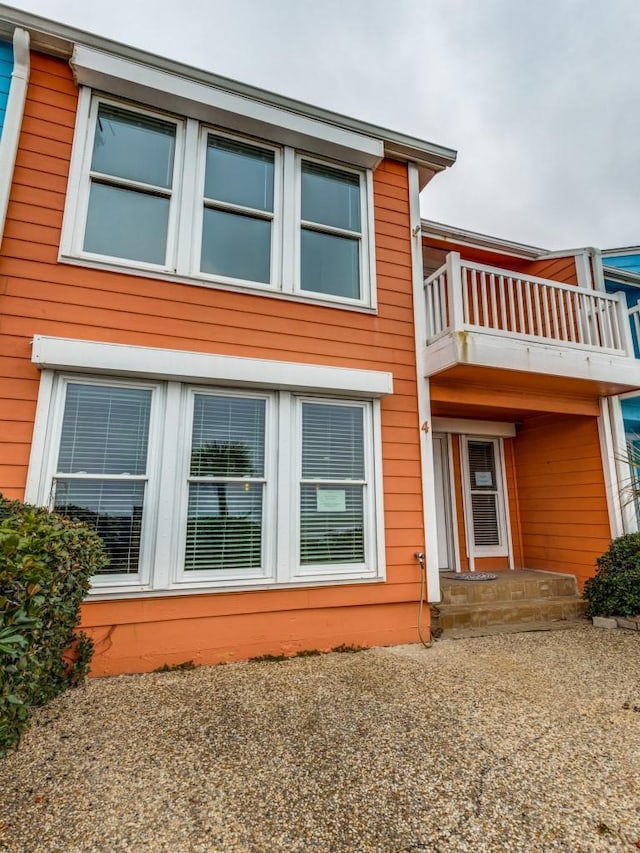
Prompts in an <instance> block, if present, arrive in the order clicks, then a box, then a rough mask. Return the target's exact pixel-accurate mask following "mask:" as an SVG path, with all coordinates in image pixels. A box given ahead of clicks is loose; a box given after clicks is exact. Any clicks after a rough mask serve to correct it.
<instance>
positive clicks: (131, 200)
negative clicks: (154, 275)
mask: <svg viewBox="0 0 640 853" xmlns="http://www.w3.org/2000/svg"><path fill="white" fill-rule="evenodd" d="M168 223H169V199H168V198H163V197H161V196H156V195H150V194H149V193H143V192H138V191H136V190H125V189H122V188H121V187H112V186H108V185H107V184H98V183H95V182H94V183H92V184H91V192H90V194H89V211H88V213H87V229H86V231H85V235H84V250H85V252H96V253H97V254H99V255H110V256H112V257H115V258H129V259H130V260H132V261H146V262H147V263H150V264H164V262H165V256H166V251H167V248H166V247H167V226H168Z"/></svg>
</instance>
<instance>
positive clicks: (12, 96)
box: [0, 27, 30, 242]
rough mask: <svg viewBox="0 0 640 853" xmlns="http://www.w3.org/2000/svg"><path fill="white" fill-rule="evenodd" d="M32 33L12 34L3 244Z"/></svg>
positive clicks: (1, 158) (3, 143)
mask: <svg viewBox="0 0 640 853" xmlns="http://www.w3.org/2000/svg"><path fill="white" fill-rule="evenodd" d="M29 67H30V66H29V33H28V32H27V31H26V30H23V29H21V28H20V27H16V29H15V30H14V32H13V72H12V74H11V83H10V85H9V98H8V100H7V111H6V113H5V117H4V127H3V130H2V139H1V140H0V242H1V241H2V235H3V234H4V224H5V220H6V218H7V207H8V205H9V193H10V192H11V184H12V182H13V169H14V166H15V163H16V156H17V153H18V140H19V138H20V130H21V129H22V117H23V115H24V104H25V100H26V97H27V85H28V83H29Z"/></svg>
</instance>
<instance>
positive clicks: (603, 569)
mask: <svg viewBox="0 0 640 853" xmlns="http://www.w3.org/2000/svg"><path fill="white" fill-rule="evenodd" d="M596 563H597V566H598V570H597V572H596V574H595V576H594V577H592V578H589V580H588V581H587V582H586V584H585V586H584V598H586V599H587V601H588V602H589V606H588V608H587V616H636V615H637V614H638V613H640V533H628V534H627V535H626V536H619V537H618V538H617V539H614V540H613V542H612V543H611V547H610V548H609V550H608V551H606V552H605V553H604V554H603V555H602V556H601V557H598V559H597V560H596Z"/></svg>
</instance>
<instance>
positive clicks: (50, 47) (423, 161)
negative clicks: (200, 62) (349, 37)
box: [0, 4, 457, 189]
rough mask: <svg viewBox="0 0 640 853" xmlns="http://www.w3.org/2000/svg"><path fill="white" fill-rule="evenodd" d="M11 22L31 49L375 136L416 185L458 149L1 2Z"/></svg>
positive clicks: (1, 27)
mask: <svg viewBox="0 0 640 853" xmlns="http://www.w3.org/2000/svg"><path fill="white" fill-rule="evenodd" d="M15 27H22V28H23V29H26V30H28V31H29V34H30V36H31V47H32V49H33V50H37V51H40V52H42V53H46V54H48V55H51V56H57V57H59V58H62V59H70V58H71V55H72V53H73V47H74V45H75V44H83V45H86V46H87V47H92V48H95V49H97V50H103V51H106V52H109V53H112V54H114V55H115V56H119V57H122V58H124V59H129V60H132V61H135V62H140V63H143V64H147V65H150V66H152V67H154V68H158V69H160V70H162V71H166V72H168V73H170V74H175V75H177V76H181V77H186V78H188V79H191V80H196V81H197V82H199V83H203V84H205V85H209V86H213V87H215V88H217V89H222V90H225V91H227V92H232V93H234V94H237V95H242V96H244V97H247V98H251V99H252V100H255V101H261V102H263V103H266V104H270V105H272V106H276V107H279V108H280V109H284V110H289V111H290V112H293V113H298V114H299V115H303V116H307V117H309V118H315V119H318V120H319V121H324V122H327V123H329V124H332V125H336V126H338V127H342V128H345V129H346V130H351V131H354V132H356V133H361V134H363V135H365V136H372V137H376V138H378V139H380V140H381V141H382V142H383V143H384V149H385V156H388V157H390V158H392V159H396V160H401V161H404V162H412V163H415V164H416V165H417V166H418V169H419V173H420V188H421V189H422V188H423V187H424V186H425V185H426V183H427V182H428V181H429V180H430V178H431V177H433V175H434V174H436V173H437V172H440V171H442V170H443V169H446V168H448V167H449V166H451V165H453V163H455V160H456V156H457V152H456V151H454V150H453V149H451V148H446V147H443V146H441V145H436V144H434V143H431V142H427V141H425V140H421V139H418V138H416V137H413V136H409V135H407V134H404V133H398V132H396V131H392V130H389V129H388V128H384V127H380V126H378V125H375V124H371V123H369V122H366V121H361V120H360V119H356V118H351V117H350V116H345V115H342V114H341V113H336V112H332V111H331V110H327V109H323V108H322V107H317V106H314V105H312V104H307V103H305V102H303V101H298V100H295V99H293V98H288V97H286V96H285V95H278V94H276V93H275V92H270V91H268V90H266V89H261V88H259V87H257V86H252V85H250V84H247V83H240V82H238V81H237V80H231V79H230V78H228V77H223V76H221V75H219V74H214V73H213V72H208V71H203V70H202V69H199V68H194V67H193V66H191V65H187V64H185V63H182V62H177V61H175V60H172V59H167V58H166V57H162V56H156V55H155V54H153V53H149V52H148V51H145V50H140V49H138V48H134V47H130V46H129V45H125V44H121V43H119V42H116V41H113V40H112V39H108V38H104V37H102V36H98V35H95V34H94V33H89V32H85V31H84V30H80V29H77V28H75V27H70V26H67V25H66V24H60V23H58V22H56V21H51V20H49V19H47V18H43V17H41V16H39V15H33V14H31V13H29V12H23V11H22V10H19V9H14V8H13V7H11V6H5V5H3V4H0V37H1V36H3V35H4V36H5V37H10V36H11V35H12V33H13V29H14V28H15Z"/></svg>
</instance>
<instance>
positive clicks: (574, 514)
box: [416, 221, 639, 585]
mask: <svg viewBox="0 0 640 853" xmlns="http://www.w3.org/2000/svg"><path fill="white" fill-rule="evenodd" d="M422 244H423V262H424V271H425V308H424V315H423V317H422V318H420V317H419V316H418V317H417V320H416V322H417V324H418V325H419V326H421V330H420V336H421V338H422V340H423V341H424V343H425V346H424V350H423V354H422V372H423V374H424V376H425V377H426V382H427V386H428V391H427V393H426V395H425V397H426V400H425V403H424V405H425V407H427V406H428V407H429V410H430V426H431V429H432V435H433V438H432V441H433V457H434V468H433V471H434V486H433V487H434V493H435V494H436V495H437V496H438V500H437V503H438V505H439V512H438V514H437V518H436V519H435V525H436V534H437V535H436V537H435V540H434V541H435V543H436V546H435V548H434V552H433V553H432V554H431V561H432V565H437V566H438V567H439V568H440V570H453V571H458V572H459V571H467V570H472V571H473V570H475V569H489V570H496V569H505V568H510V569H520V568H526V569H536V570H543V571H551V572H559V573H563V574H570V575H574V576H575V577H576V578H577V580H578V582H579V584H580V585H582V583H583V582H584V580H586V578H588V577H590V576H591V575H592V574H593V573H594V570H595V560H596V558H597V557H598V556H599V555H600V554H602V552H603V551H605V550H606V548H607V547H608V545H609V542H610V540H611V538H612V536H617V535H620V534H621V533H622V532H624V531H623V527H622V514H621V501H620V494H619V492H620V488H619V484H618V482H617V479H616V471H615V468H616V466H615V459H616V456H617V449H616V447H615V446H614V440H613V438H612V434H613V433H612V418H611V412H610V407H609V403H608V399H609V398H613V397H614V396H615V395H618V394H621V393H624V392H627V391H630V390H631V389H632V388H633V387H634V386H635V385H636V383H637V382H638V378H639V376H638V362H637V361H636V360H635V359H634V354H633V344H632V341H631V336H630V326H629V319H628V315H627V308H626V304H625V303H624V299H623V297H621V296H619V295H618V294H610V293H607V292H606V291H605V288H604V281H603V276H602V263H601V259H600V255H599V253H598V252H597V251H595V250H593V249H583V250H577V251H571V252H547V251H545V250H542V249H537V248H535V247H531V246H525V245H520V244H516V243H510V242H507V241H504V240H498V239H495V238H491V237H487V236H486V235H481V234H474V233H471V232H467V231H462V230H461V229H455V228H451V227H448V226H445V225H441V224H439V223H436V222H430V221H423V222H422ZM427 540H428V541H429V537H427Z"/></svg>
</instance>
